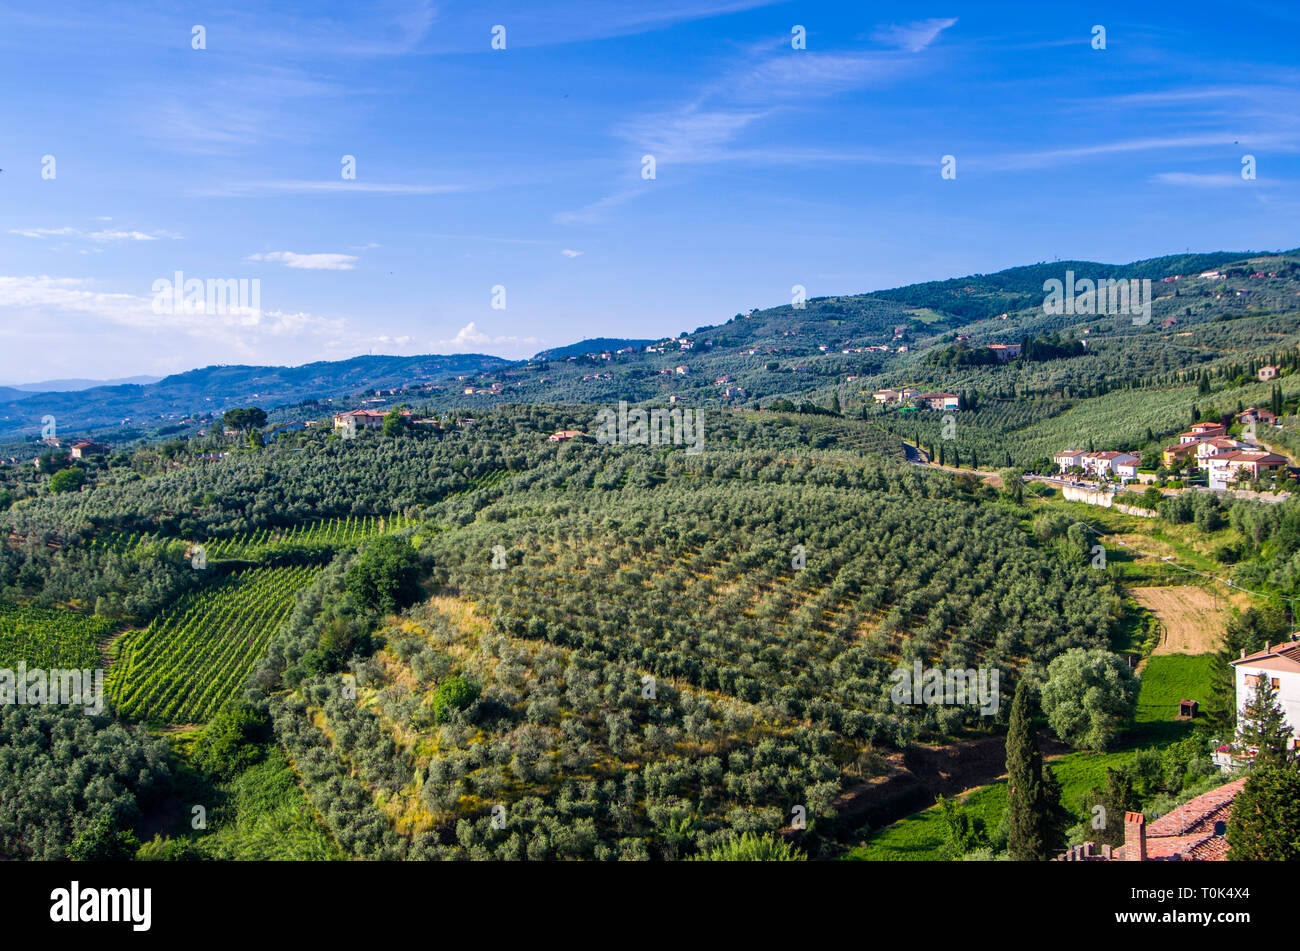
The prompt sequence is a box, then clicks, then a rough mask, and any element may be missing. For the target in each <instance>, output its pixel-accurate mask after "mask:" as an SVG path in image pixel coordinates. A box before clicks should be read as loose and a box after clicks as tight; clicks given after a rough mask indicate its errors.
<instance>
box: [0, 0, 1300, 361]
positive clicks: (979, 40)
mask: <svg viewBox="0 0 1300 951" xmlns="http://www.w3.org/2000/svg"><path fill="white" fill-rule="evenodd" d="M271 7H272V5H270V4H266V5H263V4H248V3H241V2H238V0H236V2H226V3H222V4H219V5H217V4H211V5H210V4H205V3H197V4H170V3H155V4H147V5H146V4H136V3H131V4H116V3H112V2H93V3H84V4H79V3H60V2H51V3H43V4H17V3H0V24H2V25H3V26H2V28H0V77H2V79H3V95H2V96H0V130H2V131H3V134H2V135H0V168H3V169H4V172H3V174H0V335H2V336H0V382H27V381H33V380H40V379H46V378H52V377H66V376H78V377H85V376H90V377H98V378H103V377H112V376H125V375H131V374H137V373H152V374H165V373H170V372H176V371H180V370H184V369H188V368H190V367H194V366H204V365H208V364H212V363H274V364H298V363H303V362H308V361H311V360H317V359H338V358H343V357H347V356H352V355H354V354H357V353H368V352H374V353H404V354H411V353H431V352H437V353H447V352H486V353H496V354H501V355H503V356H509V357H519V356H526V355H530V354H532V353H534V352H536V351H537V350H539V349H542V348H544V347H546V346H554V345H559V344H564V343H568V342H571V341H574V340H577V339H580V338H582V337H584V336H597V335H609V336H622V335H626V336H644V337H655V336H659V335H665V334H669V333H675V332H678V331H683V330H693V329H694V328H696V327H698V326H701V325H704V324H713V323H719V322H721V321H724V320H726V319H728V318H729V317H731V316H732V315H734V314H735V313H737V312H738V311H741V310H747V309H749V308H750V307H754V306H772V305H776V304H780V303H785V302H788V301H789V300H790V296H791V288H792V286H793V285H795V284H801V285H804V286H805V287H806V288H807V290H808V294H809V295H810V296H820V295H824V294H841V293H859V292H864V291H869V290H873V289H879V288H882V287H892V286H896V285H899V284H905V283H911V282H914V281H920V280H930V279H937V278H945V277H952V276H957V275H963V274H968V273H974V272H988V271H994V270H998V269H1000V268H1003V267H1009V266H1013V265H1018V264H1026V263H1034V262H1037V261H1043V260H1052V259H1054V258H1085V259H1095V260H1103V261H1127V260H1133V259H1138V258H1145V257H1152V256H1156V255H1160V254H1166V253H1171V252H1178V251H1183V250H1185V249H1191V250H1194V251H1210V250H1219V249H1246V248H1249V249H1260V250H1277V249H1283V248H1291V247H1294V246H1297V245H1300V237H1297V227H1296V223H1297V221H1300V191H1298V190H1297V186H1296V181H1297V172H1298V171H1300V62H1298V61H1297V60H1298V59H1300V54H1298V53H1297V37H1298V36H1300V5H1297V4H1294V3H1291V2H1276V3H1275V2H1258V0H1237V2H1234V3H1233V4H1231V5H1229V6H1225V5H1223V4H1219V3H1214V4H1210V3H1176V4H1175V3H1168V4H1164V3H1144V4H1135V3H1131V2H1127V3H1098V2H1088V3H1074V2H1068V0H1066V2H1057V3H1051V4H1046V3H1014V4H1013V3H998V2H989V0H980V2H968V3H952V2H944V3H941V4H938V5H930V4H920V3H915V2H913V3H873V4H869V5H868V4H860V3H805V2H792V3H764V2H761V0H657V2H655V3H644V2H637V3H619V2H601V3H597V2H581V3H564V2H556V3H547V4H544V5H542V4H537V3H513V2H511V3H490V2H489V3H483V2H478V3H472V4H456V3H435V2H392V3H349V4H332V3H312V4H302V5H300V6H295V5H293V4H286V3H276V4H274V9H271ZM542 7H545V9H544V10H543V9H541V8H542ZM196 25H197V26H202V27H203V28H204V31H205V37H204V38H205V43H206V48H205V49H201V50H196V49H193V48H192V46H193V28H194V27H195V26H196ZM498 25H500V26H504V27H505V49H504V50H500V49H496V50H494V49H493V48H492V39H493V33H492V31H493V27H495V26H498ZM1097 25H1100V26H1103V27H1104V28H1105V33H1106V36H1105V38H1106V48H1105V49H1094V48H1093V28H1094V26H1097ZM795 26H802V27H804V28H805V30H806V37H807V38H806V49H802V50H796V49H794V48H793V47H792V42H791V40H792V29H793V28H794V27H795ZM647 154H649V155H653V156H654V157H655V178H654V179H653V180H647V179H645V178H643V175H642V169H643V164H642V158H643V156H645V155H647ZM1248 154H1249V155H1253V156H1255V160H1256V163H1257V178H1256V179H1255V180H1253V181H1247V180H1244V179H1243V178H1242V176H1241V167H1242V164H1241V163H1242V157H1243V156H1244V155H1248ZM345 155H351V156H354V157H355V161H356V177H355V179H352V180H346V179H344V178H343V176H342V174H341V171H342V162H343V157H344V156H345ZM945 155H951V156H954V157H955V159H956V177H955V178H952V179H945V178H943V177H942V175H941V160H942V158H943V156H945ZM45 156H53V159H54V166H53V168H54V176H53V177H52V178H50V177H43V175H42V170H43V168H48V162H46V160H45ZM178 270H179V271H181V272H183V273H184V275H185V277H186V278H191V279H192V278H197V279H199V280H204V281H206V280H209V279H216V280H227V279H248V280H253V279H257V280H259V281H260V307H259V309H258V310H257V311H256V312H246V313H236V314H186V313H177V314H173V313H161V314H160V313H157V312H155V308H154V307H153V303H154V301H153V296H154V282H155V281H158V280H160V279H168V280H170V279H171V278H172V276H173V274H174V272H176V271H178ZM498 285H500V286H502V287H504V288H505V305H506V306H505V308H504V309H495V308H493V306H492V301H493V288H494V287H496V286H498Z"/></svg>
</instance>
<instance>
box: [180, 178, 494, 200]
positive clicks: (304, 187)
mask: <svg viewBox="0 0 1300 951" xmlns="http://www.w3.org/2000/svg"><path fill="white" fill-rule="evenodd" d="M469 190H470V188H469V186H468V185H415V184H403V183H400V182H358V181H355V180H353V181H346V180H344V179H342V178H340V179H339V180H338V181H336V182H335V181H301V180H293V179H285V180H280V181H259V182H227V183H226V184H224V185H218V186H214V187H211V188H201V189H198V190H196V191H193V192H191V193H190V195H191V196H193V197H198V198H244V197H247V196H252V195H318V194H334V195H346V194H354V195H448V194H452V193H455V192H464V191H469Z"/></svg>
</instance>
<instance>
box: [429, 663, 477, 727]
mask: <svg viewBox="0 0 1300 951" xmlns="http://www.w3.org/2000/svg"><path fill="white" fill-rule="evenodd" d="M477 699H478V687H476V686H475V685H474V684H472V683H470V682H469V681H468V680H466V679H465V678H464V677H461V676H460V675H459V674H457V675H455V676H453V677H448V678H447V679H446V680H444V681H443V682H442V683H440V684H438V688H437V689H436V690H434V692H433V698H432V703H433V712H434V715H435V716H437V718H438V720H439V722H441V721H444V720H446V719H447V717H448V716H449V715H450V714H451V712H452V711H453V710H464V709H465V708H466V707H468V706H469V705H470V704H471V703H473V702H474V701H475V700H477Z"/></svg>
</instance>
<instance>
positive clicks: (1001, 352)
mask: <svg viewBox="0 0 1300 951" xmlns="http://www.w3.org/2000/svg"><path fill="white" fill-rule="evenodd" d="M989 349H990V350H992V351H993V352H994V353H995V354H997V358H998V362H999V363H1006V362H1007V361H1008V360H1014V359H1015V358H1016V357H1018V356H1020V344H1018V343H991V344H989Z"/></svg>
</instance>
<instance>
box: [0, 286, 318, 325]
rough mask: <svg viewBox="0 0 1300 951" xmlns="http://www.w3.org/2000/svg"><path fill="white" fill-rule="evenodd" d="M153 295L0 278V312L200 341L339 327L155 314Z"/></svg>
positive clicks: (265, 315)
mask: <svg viewBox="0 0 1300 951" xmlns="http://www.w3.org/2000/svg"><path fill="white" fill-rule="evenodd" d="M153 301H154V299H153V297H151V296H145V295H138V294H123V293H117V292H110V291H101V290H96V289H95V287H94V285H93V284H92V282H90V281H87V280H84V279H81V278H64V277H51V276H49V275H40V276H22V277H3V276H0V311H8V312H11V313H19V314H30V315H42V316H50V315H51V314H64V315H73V316H80V317H86V318H91V319H92V321H94V322H108V323H111V324H115V325H118V326H123V327H132V328H135V329H139V330H158V331H176V332H181V333H186V334H191V335H195V336H199V337H205V338H212V337H217V338H222V337H225V336H226V334H227V332H228V331H231V330H236V329H240V330H244V331H256V332H257V333H259V334H267V335H272V336H283V335H286V334H295V333H308V332H311V333H338V332H339V331H340V330H341V324H340V323H339V322H338V321H333V320H326V319H323V318H319V317H314V316H312V315H311V314H305V313H284V312H282V311H250V310H248V309H235V310H232V312H230V313H223V314H207V313H204V314H192V313H184V312H178V313H157V312H155V310H154V306H153Z"/></svg>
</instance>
